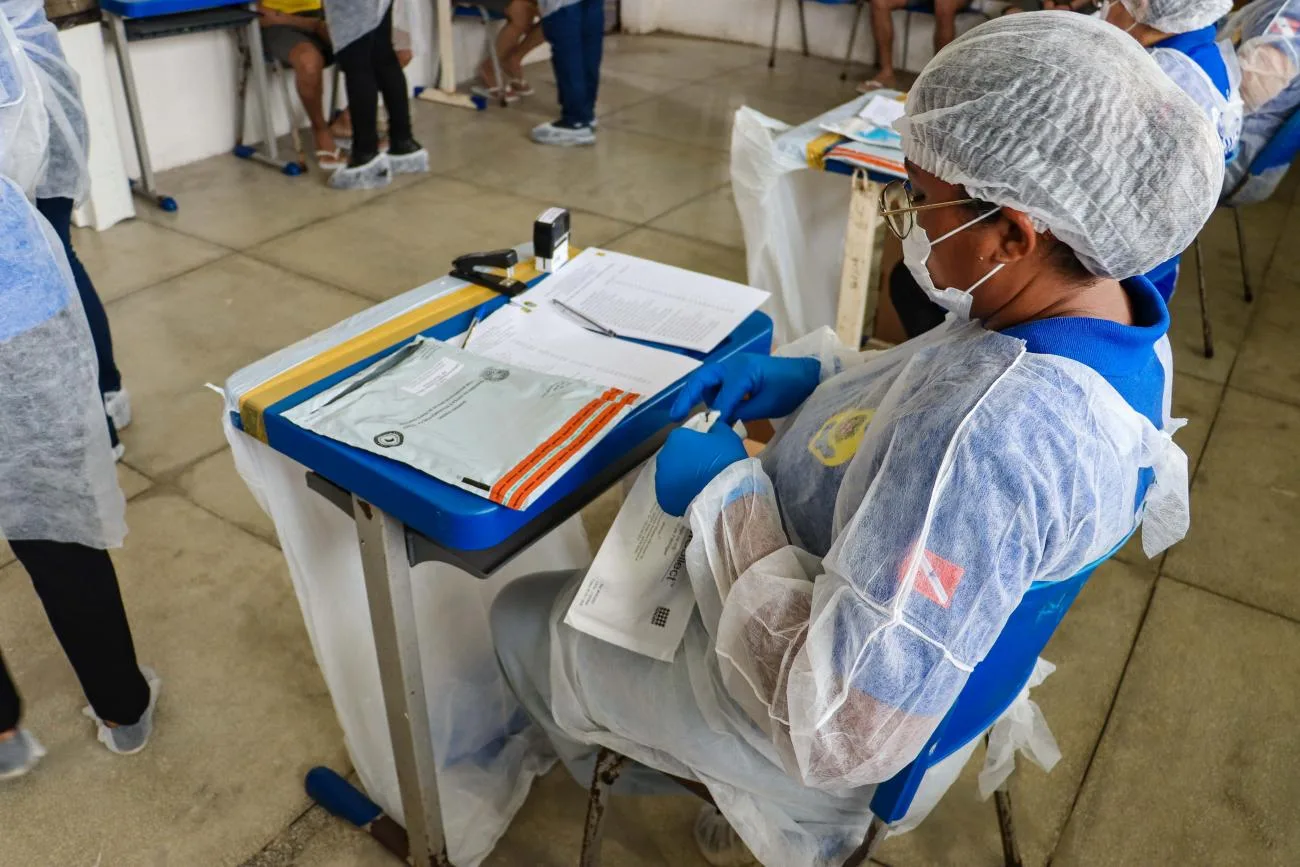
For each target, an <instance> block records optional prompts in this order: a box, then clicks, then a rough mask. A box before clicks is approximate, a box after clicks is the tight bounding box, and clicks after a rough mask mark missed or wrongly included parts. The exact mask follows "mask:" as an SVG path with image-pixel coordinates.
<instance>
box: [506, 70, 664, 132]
mask: <svg viewBox="0 0 1300 867" xmlns="http://www.w3.org/2000/svg"><path fill="white" fill-rule="evenodd" d="M529 80H530V81H531V82H532V84H533V87H534V89H535V90H536V91H537V92H536V93H535V94H533V95H532V96H528V97H524V98H523V99H521V100H519V102H517V103H515V105H514V106H512V107H511V110H512V111H513V110H515V109H516V108H517V109H518V110H520V111H524V112H527V113H529V114H531V115H541V116H543V117H544V118H548V119H553V118H556V117H559V113H560V103H559V92H558V91H557V90H556V89H555V75H554V73H553V72H552V71H551V69H550V66H549V65H548V66H547V68H546V70H545V71H544V72H543V71H539V72H538V73H537V74H533V73H531V72H530V73H529ZM686 83H687V82H683V81H682V80H681V79H679V78H667V77H665V76H659V75H642V74H640V73H636V72H622V71H620V70H617V69H610V68H609V67H608V66H606V67H605V68H603V69H601V71H600V89H599V91H597V95H596V116H597V117H601V118H603V117H607V116H609V115H611V114H613V113H614V112H617V111H621V110H622V109H625V108H627V107H628V106H632V105H637V104H638V103H642V102H645V101H646V100H648V99H654V98H655V97H657V96H660V95H662V94H665V93H667V92H668V91H671V90H676V89H677V88H679V87H682V86H684V85H685V84H686Z"/></svg>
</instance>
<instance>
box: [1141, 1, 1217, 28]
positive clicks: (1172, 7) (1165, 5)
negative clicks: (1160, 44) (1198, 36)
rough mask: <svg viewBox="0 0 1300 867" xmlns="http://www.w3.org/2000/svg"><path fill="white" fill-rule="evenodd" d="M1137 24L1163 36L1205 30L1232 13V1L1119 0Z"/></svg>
mask: <svg viewBox="0 0 1300 867" xmlns="http://www.w3.org/2000/svg"><path fill="white" fill-rule="evenodd" d="M1120 2H1121V3H1123V4H1124V8H1125V9H1127V10H1128V12H1129V14H1130V15H1132V16H1133V19H1134V20H1135V21H1137V22H1138V23H1139V24H1145V25H1146V26H1148V27H1154V28H1155V29H1156V30H1163V31H1164V32H1165V33H1189V32H1191V31H1192V30H1200V29H1201V28H1202V27H1209V26H1210V25H1211V24H1213V23H1214V22H1216V21H1218V20H1219V19H1220V18H1222V17H1223V16H1224V15H1227V14H1228V13H1229V12H1231V11H1232V0H1120Z"/></svg>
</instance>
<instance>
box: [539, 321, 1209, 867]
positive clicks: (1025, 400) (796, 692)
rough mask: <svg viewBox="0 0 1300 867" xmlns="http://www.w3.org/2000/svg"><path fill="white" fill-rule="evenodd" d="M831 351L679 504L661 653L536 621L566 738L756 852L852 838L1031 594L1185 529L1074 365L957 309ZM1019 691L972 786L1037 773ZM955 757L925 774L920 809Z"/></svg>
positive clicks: (1042, 748) (1162, 484)
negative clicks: (759, 445) (674, 579)
mask: <svg viewBox="0 0 1300 867" xmlns="http://www.w3.org/2000/svg"><path fill="white" fill-rule="evenodd" d="M833 341H834V337H833V334H831V333H830V332H829V331H823V332H820V333H818V334H815V335H812V336H811V337H809V338H807V339H805V340H801V341H798V342H796V343H794V344H791V345H790V346H789V347H787V349H786V350H785V352H784V353H783V354H790V355H804V356H809V357H817V358H820V359H821V360H822V367H823V370H822V373H823V381H822V383H821V385H820V386H819V387H818V388H817V390H816V391H815V392H814V393H813V395H812V396H811V397H810V398H809V399H808V400H807V401H806V402H805V403H804V404H803V406H802V407H801V408H800V409H799V410H798V411H797V412H796V413H795V414H793V415H792V416H790V417H789V418H787V419H785V420H784V421H783V422H782V423H781V424H780V425H779V429H778V432H777V436H776V438H775V439H774V440H773V442H772V443H771V444H770V445H769V446H768V447H767V449H766V450H765V451H764V452H763V454H762V456H761V458H754V459H749V460H745V461H741V462H739V463H736V464H733V465H732V466H730V467H728V468H727V469H726V470H724V471H723V472H722V473H721V474H719V475H718V476H717V477H716V478H715V479H714V480H713V481H712V482H711V483H710V484H709V485H708V486H707V487H706V488H705V489H704V491H703V492H702V493H701V494H700V495H699V496H698V497H696V499H695V500H694V501H693V503H692V505H691V507H690V510H689V511H688V513H687V516H688V518H689V520H690V523H691V529H692V532H693V536H692V540H691V542H690V544H689V545H688V547H687V557H686V565H687V571H688V573H689V575H690V579H691V584H692V588H693V589H694V592H695V596H696V602H697V604H698V609H697V610H698V617H697V618H696V619H694V620H693V621H692V623H691V625H690V627H689V628H688V630H687V633H686V637H685V639H684V642H683V645H682V647H681V649H679V651H678V653H677V655H676V656H675V657H674V659H673V661H672V663H671V664H670V665H662V664H659V665H656V664H655V663H651V662H648V661H645V660H642V659H640V658H639V657H636V656H635V655H633V654H629V653H623V652H618V651H617V649H612V648H609V647H608V645H604V644H603V643H601V642H598V641H597V640H595V639H591V638H590V637H588V636H583V635H580V634H578V633H576V632H574V631H573V630H571V629H567V628H565V627H564V626H563V624H561V623H560V622H559V618H560V617H562V616H563V612H564V606H565V605H566V604H567V599H565V598H562V599H561V600H559V601H558V602H557V604H556V607H555V609H554V610H553V612H552V628H551V640H552V655H551V670H550V674H551V676H550V687H551V689H552V691H553V699H552V700H553V713H554V717H555V720H556V722H557V723H558V725H559V726H560V727H561V728H562V729H563V731H564V733H565V734H566V735H567V736H568V737H569V738H572V739H574V740H575V741H578V742H580V743H585V744H600V745H602V746H607V747H609V748H611V749H615V750H617V751H619V752H622V753H624V754H625V755H628V756H631V757H632V758H634V759H635V760H637V761H638V762H641V763H643V764H646V765H649V766H650V767H653V768H657V769H659V770H663V771H666V772H668V773H671V774H674V775H677V776H685V777H688V778H691V779H695V780H699V781H700V782H702V783H704V784H705V785H706V786H707V787H708V788H709V790H710V792H711V793H712V794H713V796H714V798H715V800H716V801H717V803H718V806H719V807H720V808H721V810H722V811H723V813H724V814H725V815H726V816H727V819H728V820H729V821H730V822H731V823H732V825H733V826H734V827H735V828H736V829H737V831H738V832H739V833H740V835H741V837H742V838H743V839H744V841H745V843H746V844H747V845H748V846H749V847H750V848H751V849H752V850H753V851H754V853H755V854H756V855H757V856H758V858H759V859H760V860H761V861H762V862H763V863H765V864H801V865H804V864H808V865H835V864H838V863H840V860H839V859H842V858H843V857H844V856H845V855H846V854H847V853H848V852H849V851H851V850H852V848H853V847H854V846H856V845H857V844H858V843H859V842H861V839H862V834H863V832H864V831H865V827H866V821H867V820H868V819H869V816H868V813H867V805H868V803H869V801H870V797H871V794H872V791H873V784H876V783H879V782H881V781H883V780H887V779H889V778H890V777H892V776H893V775H894V774H896V773H897V772H898V771H900V770H901V769H902V768H903V767H905V766H906V765H907V764H908V763H909V762H911V761H912V760H913V759H915V758H916V757H917V755H918V754H919V752H920V750H921V749H922V747H923V746H924V744H925V743H926V741H927V740H928V738H929V737H930V735H931V734H932V733H933V732H934V730H935V727H936V726H937V725H938V723H939V721H940V720H941V719H942V718H943V716H944V715H945V714H946V713H947V712H948V710H949V709H950V707H951V706H952V702H953V701H954V699H955V698H956V696H957V695H958V693H959V692H960V690H961V688H962V687H963V685H964V684H965V683H966V679H967V676H968V674H969V673H970V671H971V670H972V669H973V668H974V667H975V666H976V665H977V664H978V663H979V662H980V661H981V660H982V659H983V658H984V655H985V654H986V653H987V652H988V650H989V648H990V647H991V646H992V644H993V642H994V640H995V639H996V638H997V636H998V634H999V633H1000V632H1001V630H1002V627H1003V625H1004V624H1005V622H1006V620H1007V617H1008V616H1009V615H1010V613H1011V611H1012V610H1014V608H1015V607H1016V605H1017V604H1019V602H1020V599H1021V596H1022V595H1023V593H1024V592H1025V590H1026V589H1027V588H1028V587H1029V585H1030V584H1031V583H1032V582H1034V581H1059V580H1064V579H1066V578H1069V577H1072V576H1074V575H1075V574H1077V573H1078V572H1079V571H1080V570H1082V569H1083V568H1085V567H1086V566H1088V565H1090V564H1091V563H1092V562H1094V561H1095V560H1097V559H1098V558H1100V557H1102V556H1103V555H1105V554H1106V553H1107V552H1109V551H1110V550H1112V549H1113V548H1114V547H1115V546H1116V545H1117V544H1118V543H1119V542H1120V541H1122V540H1123V539H1124V538H1125V537H1126V536H1127V535H1128V534H1129V533H1130V532H1131V531H1132V530H1133V528H1134V526H1135V525H1137V524H1138V523H1139V522H1140V521H1141V522H1143V524H1144V534H1143V541H1144V544H1145V546H1146V549H1147V552H1148V553H1149V554H1153V553H1156V552H1158V551H1160V550H1162V549H1163V548H1164V547H1166V546H1168V545H1169V544H1172V543H1173V542H1174V541H1176V540H1177V539H1178V538H1181V536H1182V534H1183V533H1184V532H1185V531H1186V526H1187V476H1186V456H1185V455H1184V454H1183V452H1182V451H1181V449H1179V448H1178V447H1177V446H1176V445H1174V444H1173V442H1172V440H1171V439H1170V437H1169V436H1168V435H1167V433H1165V432H1161V431H1157V430H1156V429H1155V428H1154V427H1153V426H1152V425H1151V423H1150V422H1149V421H1148V420H1147V419H1146V418H1145V417H1143V416H1141V415H1139V414H1138V413H1137V412H1136V411H1134V410H1133V409H1132V408H1131V407H1129V406H1128V404H1127V403H1125V402H1124V400H1123V398H1122V397H1120V395H1119V394H1118V393H1116V392H1115V390H1114V389H1113V388H1112V387H1111V386H1110V385H1109V384H1107V383H1106V382H1105V381H1104V380H1103V379H1102V378H1101V377H1100V376H1099V375H1098V374H1097V373H1096V372H1094V371H1092V370H1091V369H1089V368H1087V367H1085V366H1083V365H1081V364H1079V363H1077V362H1075V361H1072V360H1069V359H1065V358H1062V357H1058V356H1049V355H1040V354H1034V353H1027V352H1026V351H1025V346H1024V343H1023V342H1022V341H1019V340H1016V339H1014V338H1011V337H1006V336H1004V335H1001V334H997V333H995V332H989V331H985V330H984V329H983V328H981V327H980V326H979V325H977V324H970V323H967V324H957V323H955V322H953V321H952V320H950V321H949V322H948V323H947V324H945V325H944V326H941V327H939V328H937V329H934V330H933V331H931V332H928V333H927V334H925V335H922V336H921V337H919V338H917V339H915V340H912V341H909V342H908V343H906V344H904V345H903V346H901V347H897V348H895V349H893V350H890V351H888V352H877V353H873V352H867V353H854V352H850V351H848V350H846V349H844V348H842V347H837V346H836V345H835V344H834V342H833ZM954 370H957V371H961V375H960V376H953V375H952V371H954ZM1171 427H1172V425H1171ZM1145 468H1150V469H1152V470H1153V476H1154V479H1155V481H1154V483H1153V484H1152V485H1151V486H1150V487H1149V488H1148V489H1147V492H1146V495H1145V498H1144V499H1143V500H1142V501H1139V498H1138V489H1139V487H1138V486H1139V478H1140V476H1141V473H1142V470H1143V469H1145ZM1039 673H1040V674H1045V669H1043V670H1040V672H1039ZM1028 701H1029V696H1028V692H1027V691H1026V693H1025V694H1022V695H1021V697H1020V699H1019V700H1017V702H1015V703H1014V704H1013V705H1012V706H1011V708H1009V709H1008V711H1007V712H1006V713H1005V714H1004V716H1003V717H1002V719H1001V721H999V723H998V724H997V725H996V726H995V727H994V728H995V730H996V731H997V732H998V739H999V745H1000V746H999V750H998V751H997V753H996V755H995V756H994V759H995V761H993V763H992V764H991V765H989V766H988V767H987V768H986V772H987V773H988V774H989V775H990V778H993V777H996V776H998V775H1000V774H1002V772H1003V769H1004V768H1005V766H1006V764H1007V761H1008V759H1009V757H1008V756H1007V755H1006V753H1007V750H1006V748H1005V747H1006V745H1011V746H1014V747H1015V748H1020V749H1026V750H1029V752H1030V754H1031V756H1033V757H1035V760H1036V761H1040V762H1041V763H1042V764H1044V765H1045V766H1046V765H1050V764H1051V763H1052V750H1051V739H1050V732H1047V731H1046V729H1045V724H1044V723H1043V721H1042V717H1041V714H1039V713H1038V712H1037V711H1036V710H1035V709H1034V708H1032V707H1030V706H1029V705H1028V704H1027V702H1028ZM646 707H655V708H659V709H660V712H659V713H656V714H654V715H651V716H649V717H647V715H646V714H645V708H646ZM999 726H1000V728H999ZM966 755H969V753H968V752H967V753H966ZM964 758H965V757H964V756H963V757H962V758H957V759H953V760H951V763H948V762H945V763H943V764H942V765H941V766H936V767H935V769H933V770H932V772H931V774H933V775H934V780H933V781H931V780H930V775H927V778H926V783H925V784H923V786H922V795H921V796H919V797H918V800H917V802H916V804H915V807H914V809H915V810H916V811H917V815H921V816H923V815H924V814H925V813H926V812H928V810H929V809H930V808H931V807H932V806H933V805H934V803H936V802H937V801H938V799H939V797H940V796H941V795H942V793H943V790H944V789H946V788H947V785H948V783H950V782H951V779H952V778H955V776H956V772H957V771H958V770H960V766H961V763H962V762H964ZM954 766H955V767H954ZM915 820H916V816H912V817H909V823H910V824H915Z"/></svg>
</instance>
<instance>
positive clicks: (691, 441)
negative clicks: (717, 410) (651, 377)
mask: <svg viewBox="0 0 1300 867" xmlns="http://www.w3.org/2000/svg"><path fill="white" fill-rule="evenodd" d="M747 457H749V455H748V454H746V453H745V444H744V443H742V442H741V441H740V437H738V436H736V432H735V431H733V430H732V429H731V428H730V427H729V426H728V425H725V424H723V423H722V422H718V423H717V424H715V425H714V426H713V428H712V429H711V430H709V432H708V433H700V432H699V431H694V430H688V429H686V428H684V427H679V428H678V429H677V430H675V431H673V432H672V433H670V434H669V435H668V441H667V442H666V443H664V447H663V449H661V450H660V452H659V457H658V458H657V459H656V461H655V496H656V497H657V498H658V500H659V507H660V508H661V509H663V510H664V511H665V512H667V513H668V514H670V515H676V516H677V517H679V518H680V517H681V516H682V515H684V514H686V509H687V507H688V506H690V504H691V500H694V499H695V498H696V496H698V495H699V493H700V491H702V490H704V486H705V485H707V484H708V483H709V482H711V481H713V479H714V477H715V476H717V475H718V473H720V472H722V471H723V470H725V469H726V468H727V467H729V466H731V465H732V464H734V463H736V462H737V461H743V460H745V459H746V458H747Z"/></svg>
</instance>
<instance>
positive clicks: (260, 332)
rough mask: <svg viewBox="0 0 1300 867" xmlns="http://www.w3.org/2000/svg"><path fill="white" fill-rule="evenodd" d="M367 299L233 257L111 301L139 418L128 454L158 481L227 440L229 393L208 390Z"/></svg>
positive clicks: (129, 433) (126, 438)
mask: <svg viewBox="0 0 1300 867" xmlns="http://www.w3.org/2000/svg"><path fill="white" fill-rule="evenodd" d="M366 306H368V305H367V302H366V301H365V300H364V299H362V298H358V297H357V296H356V295H353V294H351V293H348V292H344V291H343V290H341V289H335V288H333V287H329V286H325V285H322V284H320V283H317V282H316V281H314V280H309V279H307V278H306V277H301V276H298V275H296V274H290V273H288V272H286V271H284V270H282V269H280V268H276V267H273V266H271V265H266V264H263V263H261V262H257V261H254V260H252V259H248V258H244V257H242V256H229V257H227V258H225V259H220V260H218V261H216V262H213V263H212V264H209V265H204V266H203V267H202V268H199V269H198V270H196V271H192V272H190V273H188V274H186V275H184V276H183V277H180V278H176V279H174V280H169V281H166V282H164V283H159V284H158V285H156V286H152V287H150V288H149V289H145V290H143V291H140V292H137V293H135V294H134V295H131V296H129V297H127V298H123V299H122V300H120V301H117V302H115V303H113V304H111V305H109V319H110V321H111V323H112V326H113V337H114V343H115V347H116V352H117V359H118V365H119V366H120V367H121V368H122V374H123V377H124V379H125V382H126V385H127V387H128V388H129V389H130V390H131V395H132V402H133V404H134V414H135V420H134V422H133V424H132V425H131V427H130V428H129V429H128V430H126V431H125V432H124V433H123V435H122V441H123V442H124V443H125V444H126V450H127V456H128V457H127V460H128V461H129V463H130V464H131V466H133V467H136V468H138V469H139V470H140V471H142V472H143V473H145V475H147V476H150V477H154V478H156V477H157V476H158V475H159V474H160V473H166V472H170V471H171V470H174V469H176V468H178V467H180V466H183V465H184V464H187V463H189V462H191V461H193V460H196V459H198V458H200V457H203V456H204V455H208V454H211V453H212V452H215V451H217V450H218V449H220V448H221V447H222V446H224V445H225V442H226V440H225V436H224V435H223V434H222V432H221V425H220V421H219V419H220V412H221V402H220V399H219V398H218V397H217V396H216V395H214V394H212V393H211V392H209V391H208V390H207V389H205V388H204V387H203V384H204V383H205V382H213V383H217V384H220V383H223V382H225V379H226V377H227V376H229V375H230V374H231V373H233V372H234V371H235V370H238V369H239V368H240V367H242V366H244V365H246V364H249V363H251V362H253V361H256V360H257V359H259V358H262V357H263V356H266V355H269V354H270V353H272V352H274V351H276V350H277V349H280V348H282V347H284V346H287V345H289V344H290V343H293V342H294V341H295V340H299V339H301V338H303V337H306V336H308V335H310V334H313V333H315V332H316V331H319V330H320V329H322V328H325V327H326V326H329V325H333V324H334V323H335V322H338V321H339V320H340V319H344V318H346V317H347V316H350V315H352V314H353V313H356V312H358V311H359V310H361V309H363V308H365V307H366Z"/></svg>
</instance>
